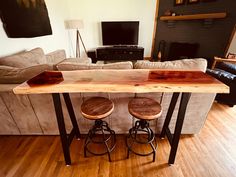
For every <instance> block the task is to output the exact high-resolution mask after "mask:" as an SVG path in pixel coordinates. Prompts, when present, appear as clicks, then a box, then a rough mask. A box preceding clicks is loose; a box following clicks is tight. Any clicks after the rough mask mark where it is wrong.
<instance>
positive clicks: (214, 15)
mask: <svg viewBox="0 0 236 177" xmlns="http://www.w3.org/2000/svg"><path fill="white" fill-rule="evenodd" d="M226 16H227V14H226V12H220V13H208V14H192V15H179V16H161V17H160V20H161V21H180V20H206V19H219V18H225V17H226Z"/></svg>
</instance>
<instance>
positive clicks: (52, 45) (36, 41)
mask: <svg viewBox="0 0 236 177" xmlns="http://www.w3.org/2000/svg"><path fill="white" fill-rule="evenodd" d="M45 3H46V5H47V9H48V13H49V18H50V22H51V27H52V32H53V34H52V35H48V36H42V37H35V38H8V37H7V35H6V33H5V31H4V29H3V27H2V22H1V21H0V56H5V55H8V54H12V53H16V52H19V51H22V50H29V49H32V48H35V47H42V48H43V49H44V51H45V53H48V52H51V51H54V50H56V49H66V50H68V42H67V33H66V30H65V28H64V19H65V18H68V10H67V9H68V8H67V4H66V2H65V1H64V0H60V1H58V0H46V1H45Z"/></svg>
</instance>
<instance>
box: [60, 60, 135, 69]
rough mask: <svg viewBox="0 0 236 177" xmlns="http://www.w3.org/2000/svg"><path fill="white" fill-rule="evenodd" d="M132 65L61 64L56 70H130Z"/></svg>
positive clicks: (126, 63) (119, 63)
mask: <svg viewBox="0 0 236 177" xmlns="http://www.w3.org/2000/svg"><path fill="white" fill-rule="evenodd" d="M132 68H133V64H132V62H130V61H126V62H117V63H109V64H93V63H72V62H70V63H68V62H64V61H63V62H61V63H60V64H58V65H57V69H58V70H60V71H70V70H89V69H132Z"/></svg>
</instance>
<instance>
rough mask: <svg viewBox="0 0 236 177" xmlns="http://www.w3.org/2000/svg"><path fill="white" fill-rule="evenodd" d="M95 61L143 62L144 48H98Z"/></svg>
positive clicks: (121, 46)
mask: <svg viewBox="0 0 236 177" xmlns="http://www.w3.org/2000/svg"><path fill="white" fill-rule="evenodd" d="M96 53H97V60H102V61H108V60H118V61H119V60H121V61H132V60H143V53H144V48H143V47H138V46H123V45H120V46H112V47H99V48H97V49H96Z"/></svg>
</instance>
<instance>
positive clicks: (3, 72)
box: [0, 64, 53, 84]
mask: <svg viewBox="0 0 236 177" xmlns="http://www.w3.org/2000/svg"><path fill="white" fill-rule="evenodd" d="M52 69H53V68H52V65H47V64H41V65H37V66H31V67H27V68H16V67H11V66H0V83H1V84H17V83H18V84H19V83H22V82H24V81H26V80H29V79H30V78H32V77H34V76H36V75H37V74H39V73H41V72H43V71H45V70H52Z"/></svg>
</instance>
